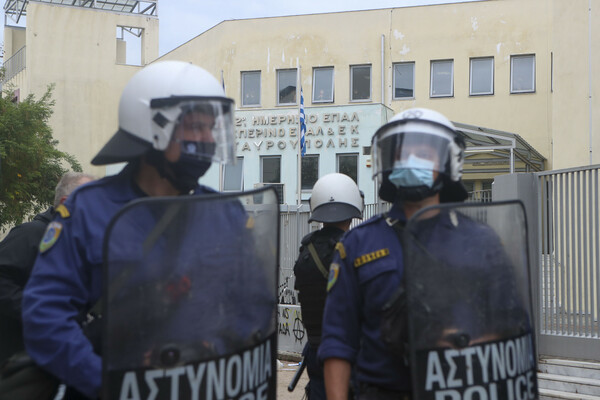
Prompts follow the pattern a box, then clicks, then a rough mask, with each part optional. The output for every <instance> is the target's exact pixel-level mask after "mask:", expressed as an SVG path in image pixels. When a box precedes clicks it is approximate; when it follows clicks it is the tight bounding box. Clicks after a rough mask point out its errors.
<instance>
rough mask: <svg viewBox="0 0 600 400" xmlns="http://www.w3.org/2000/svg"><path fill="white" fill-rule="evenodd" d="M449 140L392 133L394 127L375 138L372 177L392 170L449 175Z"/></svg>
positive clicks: (424, 135)
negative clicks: (402, 169)
mask: <svg viewBox="0 0 600 400" xmlns="http://www.w3.org/2000/svg"><path fill="white" fill-rule="evenodd" d="M450 145H451V139H450V137H449V136H447V135H444V134H440V135H437V134H432V133H424V132H412V131H408V132H405V131H401V132H397V131H394V129H393V127H392V128H391V129H390V130H388V131H387V132H386V131H383V132H379V134H378V135H376V136H375V137H374V142H373V161H374V165H375V169H374V171H373V176H375V175H377V174H385V173H386V172H388V173H389V172H391V171H392V170H393V169H394V168H399V167H407V168H428V169H432V170H433V171H435V172H438V173H439V174H445V175H448V176H449V175H450V159H449V158H450V154H451V152H450Z"/></svg>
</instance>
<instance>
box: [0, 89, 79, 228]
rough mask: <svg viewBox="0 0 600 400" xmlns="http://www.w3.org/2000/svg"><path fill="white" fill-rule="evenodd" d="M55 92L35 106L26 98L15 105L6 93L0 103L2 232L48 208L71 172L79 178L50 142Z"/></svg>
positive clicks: (67, 158)
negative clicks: (63, 180) (56, 191)
mask: <svg viewBox="0 0 600 400" xmlns="http://www.w3.org/2000/svg"><path fill="white" fill-rule="evenodd" d="M53 89H54V86H53V85H50V86H48V88H47V90H46V93H45V94H44V95H43V96H42V97H41V98H40V99H39V100H35V98H34V96H33V95H29V96H27V98H26V99H25V100H24V101H22V102H20V103H15V102H13V101H12V100H11V98H12V96H10V95H8V96H7V95H6V94H7V93H5V95H4V96H2V98H0V188H1V189H0V226H5V225H7V224H19V223H21V222H23V219H24V218H25V217H26V216H31V215H32V214H35V213H39V212H40V211H42V210H44V209H45V208H47V207H48V206H50V205H52V202H53V200H54V188H55V187H56V184H57V183H58V180H59V179H60V177H61V176H62V175H63V174H64V173H65V172H67V171H68V170H69V169H71V170H73V171H77V172H81V165H80V164H79V163H78V162H77V160H76V159H75V158H74V157H73V156H72V155H70V154H67V153H64V152H62V151H60V150H58V149H57V148H56V146H57V145H58V141H57V140H55V139H53V137H52V129H51V128H50V126H49V125H48V120H49V118H50V116H51V115H52V107H53V106H54V100H52V91H53ZM66 167H69V168H68V169H67V168H66Z"/></svg>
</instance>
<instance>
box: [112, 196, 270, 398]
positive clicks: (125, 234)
mask: <svg viewBox="0 0 600 400" xmlns="http://www.w3.org/2000/svg"><path fill="white" fill-rule="evenodd" d="M278 240H279V206H278V201H277V194H276V192H275V190H274V189H272V188H266V189H261V190H256V191H252V192H245V193H236V194H231V195H225V194H214V195H212V194H211V195H203V196H184V197H168V198H166V197H165V198H147V199H140V200H137V201H134V202H132V203H130V204H128V205H127V206H125V207H124V208H123V210H121V211H120V212H119V213H118V214H117V215H116V216H115V217H114V218H113V220H112V221H111V223H110V225H109V227H108V229H107V233H106V236H105V239H104V294H103V296H104V301H105V305H104V313H103V317H102V318H103V335H102V336H103V343H102V349H103V350H102V351H103V354H102V359H103V395H102V398H105V399H225V398H226V399H259V398H260V399H275V395H276V370H277V368H276V356H277V333H276V313H277V265H278V257H279V255H278V248H279V245H278Z"/></svg>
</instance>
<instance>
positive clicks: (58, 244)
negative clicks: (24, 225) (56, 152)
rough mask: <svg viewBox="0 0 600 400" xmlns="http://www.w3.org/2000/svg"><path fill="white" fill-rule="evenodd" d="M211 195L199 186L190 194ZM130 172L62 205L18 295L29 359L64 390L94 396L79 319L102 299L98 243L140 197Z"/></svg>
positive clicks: (95, 369) (93, 362)
mask: <svg viewBox="0 0 600 400" xmlns="http://www.w3.org/2000/svg"><path fill="white" fill-rule="evenodd" d="M209 192H212V191H211V190H209V189H208V188H206V187H203V186H198V187H197V188H196V189H195V190H194V194H204V193H209ZM144 196H145V195H144V194H143V193H142V192H141V190H140V189H139V188H137V186H136V185H134V184H133V181H132V173H131V168H126V169H125V170H124V171H122V172H121V173H120V174H119V175H117V176H112V177H106V178H103V179H101V180H98V181H95V182H92V183H90V184H88V185H86V186H83V187H81V188H79V189H78V190H76V191H75V192H73V193H72V194H71V196H69V198H68V199H67V201H66V202H65V207H66V209H67V210H68V213H69V215H66V214H65V215H57V216H56V217H55V219H54V221H53V222H52V223H51V224H50V226H49V229H48V230H47V232H46V234H45V236H44V239H42V243H41V244H40V250H41V253H40V255H39V256H38V258H37V260H36V263H35V266H34V269H33V273H32V276H31V278H30V280H29V282H28V284H27V286H26V288H25V292H24V296H23V327H24V335H25V345H26V348H27V351H28V352H29V354H30V355H31V356H32V358H33V359H34V360H35V361H36V362H37V363H38V364H39V365H40V366H42V367H43V368H45V369H47V370H48V371H50V372H51V373H52V374H54V375H55V376H57V377H58V378H59V379H61V380H62V381H63V382H65V383H66V384H67V385H69V386H72V387H74V388H76V389H77V390H78V391H80V392H81V393H83V394H85V395H86V396H88V397H91V398H96V397H98V395H99V393H100V389H101V384H102V382H101V370H102V362H101V358H100V356H98V355H97V354H95V353H94V351H93V349H92V345H91V344H90V341H89V340H88V339H87V338H86V337H85V335H84V334H83V332H82V330H81V328H80V326H79V323H78V319H79V318H80V315H81V314H82V313H85V312H86V311H87V310H88V309H89V308H90V307H91V306H93V305H94V304H95V303H96V301H97V300H98V299H99V298H100V296H101V291H102V278H103V276H102V263H103V254H102V250H103V249H102V243H103V239H104V233H105V230H106V227H107V225H108V223H109V221H110V220H111V218H112V217H113V216H114V215H115V214H116V213H117V212H118V211H119V210H120V209H121V208H123V206H125V205H126V204H127V203H129V202H130V201H132V200H134V199H138V198H140V197H144Z"/></svg>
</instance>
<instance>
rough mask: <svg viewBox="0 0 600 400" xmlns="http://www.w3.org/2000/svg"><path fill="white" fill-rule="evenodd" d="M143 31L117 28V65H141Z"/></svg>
mask: <svg viewBox="0 0 600 400" xmlns="http://www.w3.org/2000/svg"><path fill="white" fill-rule="evenodd" d="M143 48H144V29H143V28H137V27H135V26H117V54H116V56H117V64H125V65H137V66H140V65H143V62H142V61H143V60H142V49H143Z"/></svg>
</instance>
